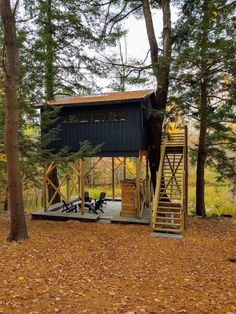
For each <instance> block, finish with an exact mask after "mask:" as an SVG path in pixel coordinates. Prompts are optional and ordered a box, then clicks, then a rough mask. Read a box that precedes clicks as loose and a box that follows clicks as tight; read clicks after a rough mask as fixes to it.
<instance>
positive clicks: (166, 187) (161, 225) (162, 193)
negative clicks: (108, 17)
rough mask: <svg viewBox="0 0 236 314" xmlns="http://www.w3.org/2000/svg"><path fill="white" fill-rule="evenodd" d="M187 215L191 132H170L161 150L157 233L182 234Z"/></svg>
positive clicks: (155, 215)
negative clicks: (189, 140) (188, 143)
mask: <svg viewBox="0 0 236 314" xmlns="http://www.w3.org/2000/svg"><path fill="white" fill-rule="evenodd" d="M186 215H187V129H186V128H185V129H183V130H182V129H180V130H175V131H171V132H169V133H168V134H167V135H166V136H165V137H164V138H163V142H162V147H161V158H160V165H159V170H158V172H157V185H156V190H155V195H154V200H153V206H152V228H153V231H156V232H162V233H182V232H183V231H184V228H185V220H186Z"/></svg>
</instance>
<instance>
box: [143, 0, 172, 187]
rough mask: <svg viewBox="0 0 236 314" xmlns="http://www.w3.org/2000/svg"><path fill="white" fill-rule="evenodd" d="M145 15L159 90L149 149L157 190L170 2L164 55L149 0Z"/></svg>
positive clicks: (163, 4) (168, 58)
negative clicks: (160, 47) (161, 51)
mask: <svg viewBox="0 0 236 314" xmlns="http://www.w3.org/2000/svg"><path fill="white" fill-rule="evenodd" d="M142 3H143V14H144V18H145V23H146V30H147V35H148V41H149V46H150V51H151V62H152V70H153V75H154V76H155V78H156V82H157V90H156V97H155V105H154V108H153V109H154V112H153V114H152V116H151V118H150V120H149V129H148V132H149V143H148V144H149V145H148V146H149V147H148V158H149V165H150V172H151V180H152V184H153V188H154V190H155V188H156V172H157V171H158V168H159V163H160V150H161V139H162V128H163V121H164V114H165V110H166V104H167V96H168V88H169V72H170V64H171V11H170V1H169V0H162V1H161V8H162V14H163V33H162V40H163V55H162V56H159V55H158V50H159V48H158V44H157V40H156V35H155V32H154V26H153V20H152V13H151V9H150V4H149V0H143V1H142Z"/></svg>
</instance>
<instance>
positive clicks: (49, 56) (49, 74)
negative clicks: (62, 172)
mask: <svg viewBox="0 0 236 314" xmlns="http://www.w3.org/2000/svg"><path fill="white" fill-rule="evenodd" d="M45 34H47V38H46V60H45V89H46V100H52V99H54V85H55V82H54V78H55V69H54V65H53V62H54V59H55V51H54V40H53V25H52V0H47V9H46V23H45ZM48 165H49V164H48ZM49 179H50V180H51V181H52V183H53V184H54V185H55V186H56V187H59V180H58V176H57V167H55V168H53V170H52V171H51V173H50V174H49ZM54 193H55V190H54V188H53V187H52V186H51V185H50V184H49V185H48V201H49V202H50V200H51V198H52V197H53V195H54ZM60 201H61V196H60V194H58V193H57V194H56V196H55V198H54V199H53V202H52V204H55V203H59V202H60Z"/></svg>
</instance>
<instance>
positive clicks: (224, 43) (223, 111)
mask: <svg viewBox="0 0 236 314" xmlns="http://www.w3.org/2000/svg"><path fill="white" fill-rule="evenodd" d="M234 9H235V1H233V2H232V1H227V0H214V1H213V0H194V1H191V2H190V1H184V2H183V4H182V6H181V10H182V12H181V18H180V19H179V21H178V23H177V28H176V34H175V36H176V37H175V40H176V45H175V49H176V50H175V51H176V54H177V77H178V78H179V81H178V82H177V85H176V87H177V91H178V93H177V96H178V99H177V102H178V103H179V106H182V107H183V109H184V111H185V112H186V113H188V114H190V116H191V117H193V118H194V119H195V121H196V126H197V128H198V129H199V143H198V149H197V175H196V178H197V179H196V180H197V181H196V213H197V215H201V216H205V215H206V210H205V200H204V188H205V181H204V171H205V166H206V163H207V162H209V163H212V162H216V161H217V159H218V161H217V162H218V163H219V160H220V159H222V156H223V154H222V153H223V151H224V150H225V149H226V147H227V146H226V145H228V148H229V149H230V148H232V146H233V145H234V142H235V137H234V135H233V133H232V129H231V124H230V123H233V122H235V111H234V110H235V97H232V96H233V95H232V92H233V75H232V73H231V71H230V68H232V64H233V63H234V62H235V61H233V60H234V56H235V41H234V39H233V38H234V37H235V26H234V23H235V20H234V17H233V12H234ZM226 80H227V84H226ZM223 142H224V145H223V146H224V147H225V149H224V150H222V145H221V144H222V143H223ZM219 151H221V154H220V153H219Z"/></svg>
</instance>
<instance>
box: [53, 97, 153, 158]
mask: <svg viewBox="0 0 236 314" xmlns="http://www.w3.org/2000/svg"><path fill="white" fill-rule="evenodd" d="M147 104H148V102H147V101H146V102H145V103H141V102H137V103H130V104H129V103H126V104H113V105H97V106H86V107H81V106H80V107H72V106H71V107H63V108H62V110H61V112H60V116H61V118H60V120H59V123H60V126H61V132H60V134H59V136H58V140H57V141H55V142H54V143H53V148H54V149H55V150H56V151H59V150H60V149H61V148H63V147H64V146H68V147H69V148H70V150H71V152H77V151H78V149H79V143H80V142H82V141H85V140H89V141H90V142H91V144H92V145H93V146H95V145H99V144H103V146H102V149H101V151H100V153H99V155H100V156H137V155H138V152H139V151H140V150H145V149H146V148H147V147H146V125H147V123H146V121H145V119H147V115H146V110H145V108H146V106H147ZM116 113H118V118H120V120H118V121H112V119H111V120H109V119H110V118H109V117H110V116H111V115H112V114H113V115H114V117H116ZM76 114H77V115H78V114H82V115H84V117H85V118H84V120H86V119H87V117H89V119H88V121H87V122H86V121H83V122H82V123H76V122H74V121H73V117H75V116H76ZM102 116H104V117H108V118H104V121H98V120H96V117H99V118H101V117H102ZM71 117H72V118H71ZM70 119H71V121H70ZM75 120H76V119H75ZM107 120H109V121H107ZM96 121H97V122H96Z"/></svg>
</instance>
